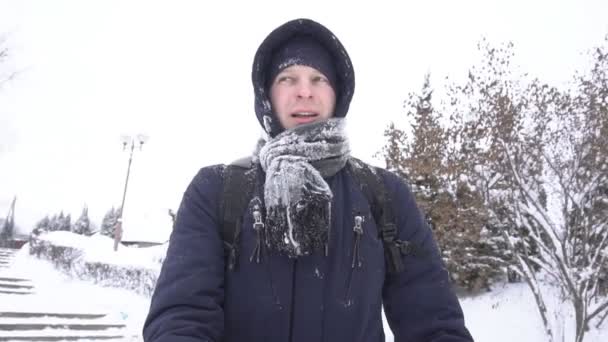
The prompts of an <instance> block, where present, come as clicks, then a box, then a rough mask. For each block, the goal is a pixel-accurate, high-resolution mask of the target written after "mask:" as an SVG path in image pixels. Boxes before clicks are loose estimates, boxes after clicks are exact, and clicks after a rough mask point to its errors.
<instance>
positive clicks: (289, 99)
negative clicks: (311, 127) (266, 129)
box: [270, 65, 336, 129]
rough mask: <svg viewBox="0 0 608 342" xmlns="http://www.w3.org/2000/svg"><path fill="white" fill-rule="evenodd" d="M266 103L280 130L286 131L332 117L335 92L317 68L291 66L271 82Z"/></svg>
mask: <svg viewBox="0 0 608 342" xmlns="http://www.w3.org/2000/svg"><path fill="white" fill-rule="evenodd" d="M270 102H271V103H272V108H273V109H274V112H275V113H276V115H277V117H278V119H279V122H280V123H281V125H282V126H283V128H285V129H290V128H294V127H296V126H298V125H301V124H305V123H311V122H315V121H323V120H327V119H329V118H330V117H332V116H333V113H334V108H335V106H336V93H335V92H334V89H333V88H332V87H331V85H330V83H329V81H328V80H327V77H325V76H324V75H323V74H322V73H321V72H319V71H318V70H317V69H315V68H311V67H309V66H304V65H292V66H290V67H288V68H285V69H283V70H282V71H281V72H280V73H279V74H278V75H277V76H276V77H275V79H274V81H273V82H272V85H271V87H270Z"/></svg>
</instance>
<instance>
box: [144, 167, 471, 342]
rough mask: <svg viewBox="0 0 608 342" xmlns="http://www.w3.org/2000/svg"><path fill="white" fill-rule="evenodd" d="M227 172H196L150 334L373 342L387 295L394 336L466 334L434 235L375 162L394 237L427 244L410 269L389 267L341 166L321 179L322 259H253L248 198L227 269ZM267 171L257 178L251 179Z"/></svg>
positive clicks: (424, 340) (420, 339) (227, 340)
mask: <svg viewBox="0 0 608 342" xmlns="http://www.w3.org/2000/svg"><path fill="white" fill-rule="evenodd" d="M222 171H223V166H211V167H206V168H203V169H201V170H200V172H199V173H198V174H197V175H196V177H194V179H193V181H192V182H191V184H190V185H189V187H188V188H187V190H186V192H185V194H184V197H183V200H182V203H181V206H180V208H179V211H178V213H177V218H176V221H175V227H174V230H173V233H172V235H171V240H170V243H169V248H168V251H167V257H166V259H165V261H164V264H163V267H162V271H161V274H160V277H159V279H158V283H157V286H156V290H155V292H154V295H153V297H152V303H151V307H150V312H149V315H148V318H147V320H146V323H145V326H144V331H143V332H144V338H145V340H146V341H155V342H169V341H170V342H194V341H197V342H199V341H215V342H220V341H223V342H245V341H249V342H316V341H319V342H321V341H325V342H338V341H340V342H343V341H344V342H346V341H348V342H372V341H373V342H378V341H384V332H383V324H382V316H381V312H382V305H383V304H384V308H385V312H386V317H387V319H388V322H389V324H390V327H391V329H392V331H393V334H394V336H395V341H397V342H460V341H472V340H473V339H472V338H471V336H470V334H469V332H468V331H467V329H466V328H465V325H464V319H463V313H462V310H461V308H460V305H459V303H458V299H457V298H456V296H455V295H454V293H453V292H452V290H451V287H450V284H449V282H448V275H447V271H446V269H445V267H444V265H443V263H442V260H441V258H440V256H439V253H438V250H437V246H436V244H435V241H434V239H433V236H432V232H431V230H430V229H429V228H428V226H427V225H426V224H425V222H424V220H423V217H422V216H421V214H420V212H419V210H418V208H417V206H416V204H415V201H414V197H413V196H412V193H411V192H410V190H409V189H408V187H407V186H406V184H405V183H404V182H403V181H402V180H401V179H399V178H398V177H397V176H395V175H394V174H392V173H389V172H386V171H382V177H383V179H384V182H385V185H386V188H387V189H388V191H389V194H390V196H391V199H392V204H393V207H394V213H395V219H396V224H397V226H398V231H399V232H398V234H399V238H400V239H401V240H408V241H411V242H414V243H416V244H418V245H419V246H420V247H422V248H424V249H425V250H426V251H428V252H430V253H427V255H426V256H425V257H418V256H403V261H404V263H405V271H403V272H401V273H399V274H396V275H389V274H387V272H386V269H385V258H384V250H383V244H382V242H381V240H380V239H379V237H378V229H377V228H376V225H375V223H374V220H373V217H372V215H371V214H370V207H369V204H368V202H367V200H366V198H365V196H364V194H363V193H362V192H361V191H360V189H359V186H358V184H357V183H356V181H355V179H353V178H352V175H351V174H350V173H348V172H346V170H345V169H343V170H341V171H340V172H338V173H337V174H336V175H334V176H332V177H330V178H328V179H326V181H327V183H328V184H329V185H330V187H331V189H332V191H333V194H334V197H333V200H332V217H331V219H332V226H331V231H330V237H329V254H328V256H325V255H323V253H319V254H318V255H316V254H313V255H309V256H303V257H299V258H297V259H290V258H288V257H286V256H283V255H277V254H276V253H273V252H272V251H269V250H267V249H264V251H263V252H264V253H263V255H262V259H261V262H260V263H256V262H255V261H254V262H251V261H250V255H251V253H252V252H253V250H254V248H255V244H256V235H255V231H254V229H253V217H252V208H251V207H250V208H248V210H247V212H246V213H245V215H244V217H243V225H242V230H241V241H240V244H239V251H240V253H239V257H238V260H237V267H236V269H235V270H232V271H230V270H227V269H226V268H225V260H224V250H223V241H222V239H221V237H220V223H221V219H220V200H221V194H222V186H223V180H222ZM260 173H261V172H260ZM263 180H264V176H263V175H259V177H258V183H263ZM262 189H263V186H260V184H258V185H257V186H256V193H255V194H254V196H258V197H259V198H263V191H262ZM358 215H359V216H364V222H363V237H362V240H361V244H360V260H361V266H360V267H357V266H355V267H354V268H353V267H352V260H353V250H354V244H355V233H354V232H353V227H354V225H355V222H354V218H355V216H358Z"/></svg>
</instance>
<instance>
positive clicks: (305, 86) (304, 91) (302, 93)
mask: <svg viewBox="0 0 608 342" xmlns="http://www.w3.org/2000/svg"><path fill="white" fill-rule="evenodd" d="M297 92H298V93H297V94H298V97H300V98H306V99H307V98H310V97H312V94H313V93H312V85H311V84H310V82H305V81H304V82H300V83H299V84H298V90H297Z"/></svg>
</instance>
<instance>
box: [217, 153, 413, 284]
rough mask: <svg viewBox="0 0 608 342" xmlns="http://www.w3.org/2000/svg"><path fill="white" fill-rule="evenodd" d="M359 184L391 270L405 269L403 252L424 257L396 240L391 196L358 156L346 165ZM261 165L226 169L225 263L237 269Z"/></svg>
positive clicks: (241, 164)
mask: <svg viewBox="0 0 608 342" xmlns="http://www.w3.org/2000/svg"><path fill="white" fill-rule="evenodd" d="M346 168H347V172H350V173H351V174H352V175H353V176H354V179H355V180H356V181H357V182H358V183H359V186H360V188H361V191H362V192H363V194H364V195H365V197H366V198H367V200H368V202H369V203H370V207H371V211H372V216H373V218H374V221H375V222H376V225H377V226H378V228H379V235H380V239H381V240H382V243H383V245H384V255H385V260H386V266H387V270H388V272H389V273H391V274H393V273H399V272H401V271H403V269H404V268H405V267H404V264H403V261H402V259H401V255H414V256H422V255H424V251H422V250H421V249H420V248H418V247H417V246H416V245H414V244H413V243H411V242H409V241H403V240H399V239H397V226H396V224H395V217H394V215H393V207H392V203H391V198H390V196H389V194H388V192H387V191H386V187H385V185H384V181H383V180H382V177H381V176H380V174H379V173H378V172H377V171H376V170H375V169H374V167H373V166H371V165H369V164H366V163H364V162H362V161H360V160H358V159H355V158H350V159H349V160H348V162H347V164H346ZM257 170H258V167H257V166H256V165H255V164H253V163H252V162H251V158H243V159H239V160H237V161H235V162H233V163H232V164H229V165H227V166H226V168H225V169H224V174H223V178H224V186H223V193H222V200H221V212H222V222H221V236H222V240H223V241H224V250H225V254H226V264H227V268H228V269H229V270H234V269H235V267H236V260H237V259H238V245H239V240H240V230H241V226H242V217H243V214H244V212H245V210H246V209H247V207H248V204H249V201H250V200H251V198H252V196H253V192H254V186H255V183H256V177H257V172H258V171H257Z"/></svg>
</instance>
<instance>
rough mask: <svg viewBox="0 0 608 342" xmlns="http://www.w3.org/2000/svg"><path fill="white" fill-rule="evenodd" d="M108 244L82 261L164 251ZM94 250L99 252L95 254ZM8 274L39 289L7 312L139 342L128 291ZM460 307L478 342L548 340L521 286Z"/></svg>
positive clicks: (34, 271)
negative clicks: (123, 333)
mask: <svg viewBox="0 0 608 342" xmlns="http://www.w3.org/2000/svg"><path fill="white" fill-rule="evenodd" d="M54 239H56V240H62V241H63V242H62V243H63V244H64V245H69V244H70V243H73V242H74V239H75V238H66V235H65V234H64V236H63V237H61V236H59V235H57V236H55V237H54ZM76 239H77V238H76ZM70 241H71V242H70ZM100 241H101V242H100ZM107 242H108V241H107V240H104V239H103V238H97V239H92V240H91V241H89V242H88V243H89V245H88V247H89V250H88V254H87V256H86V257H87V258H88V259H89V260H94V257H95V256H97V257H99V258H101V259H103V260H105V261H109V262H112V261H114V262H116V263H120V264H123V265H124V264H125V263H128V262H129V260H130V262H132V263H135V264H138V265H151V264H150V263H149V260H150V258H151V257H154V258H157V257H158V254H159V251H162V248H153V249H146V248H142V249H136V248H126V247H123V248H121V249H120V250H119V252H118V253H114V252H112V249H111V245H108V244H107ZM78 243H80V244H81V246H82V244H83V243H87V242H85V241H79V242H78ZM94 246H98V247H99V248H98V249H95V248H94ZM146 258H147V260H148V261H147V262H146V261H145V260H146ZM152 264H153V263H152ZM11 269H12V270H13V271H15V272H16V271H18V272H21V273H23V275H24V276H27V277H30V278H31V279H32V282H33V283H36V284H37V289H38V290H37V292H36V294H35V295H32V296H29V297H28V298H27V299H26V298H23V297H14V299H13V300H5V299H6V298H4V299H3V300H2V302H1V303H0V309H3V310H5V311H6V310H11V309H14V310H26V309H27V308H28V307H32V308H33V307H36V308H37V309H40V307H43V308H47V309H48V310H52V311H54V312H57V311H61V310H64V311H65V312H74V311H80V312H84V311H86V312H89V313H91V312H93V313H94V312H100V313H108V316H107V319H108V320H110V321H114V322H116V321H119V322H124V324H126V326H127V328H126V330H127V332H128V334H127V335H128V336H129V341H141V327H142V324H143V321H144V319H145V316H146V313H147V310H148V306H149V298H146V297H144V296H140V295H137V294H135V293H132V292H130V291H126V290H121V289H116V288H107V287H101V286H97V285H94V284H92V283H89V282H86V281H79V280H74V279H69V278H67V276H64V275H62V274H60V273H59V272H58V271H56V270H55V269H54V268H53V266H52V265H51V264H50V263H48V262H46V261H42V260H39V259H36V258H34V257H31V256H29V255H28V253H27V251H25V250H21V251H19V252H18V253H17V254H16V257H15V260H14V262H13V265H12V267H11ZM547 302H548V303H549V305H561V308H560V310H558V312H560V314H561V315H562V317H560V318H559V319H560V320H562V322H564V321H566V322H571V321H572V319H571V318H570V317H569V315H570V310H569V308H568V307H567V306H566V305H564V304H560V302H559V300H558V297H557V296H552V297H551V298H548V299H547ZM461 303H462V306H463V309H464V312H465V317H466V322H467V326H468V327H469V329H470V331H471V333H472V334H473V336H474V338H475V340H476V341H478V342H514V341H518V342H541V341H546V340H547V339H546V338H545V336H544V333H543V329H542V324H541V321H540V317H539V315H538V313H537V309H536V306H535V303H534V299H533V297H532V296H531V294H530V292H529V290H528V289H527V287H526V285H525V284H510V285H505V286H503V287H500V288H497V289H496V290H495V291H493V292H490V293H486V294H482V295H479V296H475V297H466V298H461ZM0 311H2V310H0ZM385 327H386V331H387V334H386V335H387V341H388V342H392V341H393V337H392V335H391V334H390V330H389V329H388V326H387V325H386V324H385ZM562 327H565V329H566V332H568V331H569V329H571V325H570V324H562ZM565 341H573V338H568V337H567V338H565ZM585 341H586V342H605V341H608V327H607V326H606V324H605V326H604V327H603V329H602V331H592V332H590V333H589V334H588V335H587V336H586V338H585Z"/></svg>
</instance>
